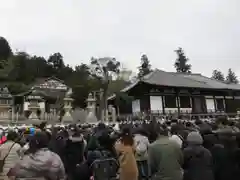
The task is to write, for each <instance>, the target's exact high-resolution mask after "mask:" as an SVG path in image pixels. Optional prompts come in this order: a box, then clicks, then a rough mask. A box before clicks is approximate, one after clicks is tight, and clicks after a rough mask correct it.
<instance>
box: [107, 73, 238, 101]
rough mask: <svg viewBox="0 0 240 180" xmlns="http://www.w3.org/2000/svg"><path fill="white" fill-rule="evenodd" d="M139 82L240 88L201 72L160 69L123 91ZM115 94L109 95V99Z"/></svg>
mask: <svg viewBox="0 0 240 180" xmlns="http://www.w3.org/2000/svg"><path fill="white" fill-rule="evenodd" d="M139 83H146V84H150V85H157V86H165V87H182V88H199V89H212V90H240V84H227V83H225V82H221V81H218V80H215V79H212V78H208V77H206V76H203V75H201V74H188V73H174V72H166V71H162V70H159V69H156V70H154V71H153V72H151V73H149V74H147V75H146V76H144V77H142V78H141V79H138V80H136V81H135V82H134V83H132V84H130V85H129V86H127V87H125V88H124V89H122V90H121V92H127V91H129V90H130V89H132V88H133V87H135V86H136V85H138V84H139ZM112 98H114V96H111V97H109V99H112Z"/></svg>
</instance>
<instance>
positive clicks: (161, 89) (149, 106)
mask: <svg viewBox="0 0 240 180" xmlns="http://www.w3.org/2000/svg"><path fill="white" fill-rule="evenodd" d="M121 92H123V93H126V94H128V96H131V97H133V100H132V102H131V103H129V104H124V103H123V104H124V105H121V104H122V103H120V105H119V107H118V108H117V109H119V111H120V112H119V113H120V114H129V113H133V114H137V113H143V112H145V113H149V112H151V113H158V114H169V113H178V114H211V113H218V112H225V113H228V114H236V113H237V111H240V85H239V84H227V83H224V82H220V81H217V80H214V79H211V78H208V77H205V76H202V75H201V74H186V73H172V72H165V71H162V70H158V69H156V70H154V71H153V72H151V73H150V74H148V75H146V76H144V77H143V78H141V79H139V80H137V81H136V82H134V83H132V84H131V85H129V86H127V87H126V88H124V89H123V90H122V91H121ZM108 101H109V103H110V104H114V105H115V106H118V105H117V104H116V96H114V95H113V96H111V97H109V99H108Z"/></svg>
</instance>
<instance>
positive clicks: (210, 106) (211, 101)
mask: <svg viewBox="0 0 240 180" xmlns="http://www.w3.org/2000/svg"><path fill="white" fill-rule="evenodd" d="M206 105H207V110H211V111H214V110H215V105H214V99H206Z"/></svg>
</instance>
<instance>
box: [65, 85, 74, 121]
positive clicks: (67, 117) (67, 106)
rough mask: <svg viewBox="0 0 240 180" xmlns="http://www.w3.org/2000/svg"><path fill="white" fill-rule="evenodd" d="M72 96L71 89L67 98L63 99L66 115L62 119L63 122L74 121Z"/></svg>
mask: <svg viewBox="0 0 240 180" xmlns="http://www.w3.org/2000/svg"><path fill="white" fill-rule="evenodd" d="M71 96H72V89H69V90H68V92H67V93H66V95H65V97H64V98H63V102H64V107H63V108H64V112H65V113H64V116H63V117H62V122H72V121H73V118H72V115H71V110H72V102H73V98H71Z"/></svg>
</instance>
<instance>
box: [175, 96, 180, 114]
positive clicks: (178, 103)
mask: <svg viewBox="0 0 240 180" xmlns="http://www.w3.org/2000/svg"><path fill="white" fill-rule="evenodd" d="M176 98H177V109H178V115H180V102H179V93H178V92H177V93H176Z"/></svg>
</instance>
